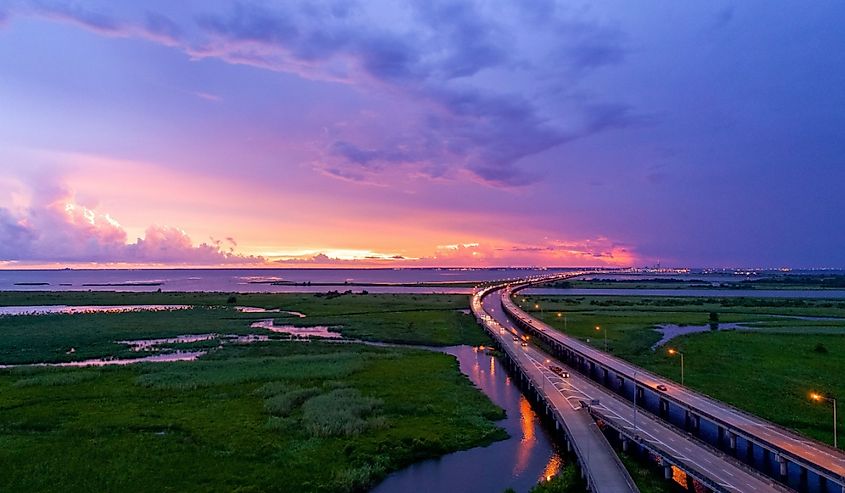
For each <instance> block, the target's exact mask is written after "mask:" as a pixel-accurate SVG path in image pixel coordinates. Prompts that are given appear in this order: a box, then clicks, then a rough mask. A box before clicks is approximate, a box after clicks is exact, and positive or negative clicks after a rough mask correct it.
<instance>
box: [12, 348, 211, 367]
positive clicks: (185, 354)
mask: <svg viewBox="0 0 845 493" xmlns="http://www.w3.org/2000/svg"><path fill="white" fill-rule="evenodd" d="M205 353H206V351H174V352H172V353H161V354H154V355H151V356H144V357H143V358H122V359H121V358H97V359H86V360H81V361H67V362H64V363H32V364H23V365H0V368H16V367H23V366H26V367H41V366H45V367H46V366H54V367H75V368H78V367H86V366H125V365H132V364H135V363H170V362H174V361H194V360H195V359H197V358H199V357H200V356H202V355H204V354H205Z"/></svg>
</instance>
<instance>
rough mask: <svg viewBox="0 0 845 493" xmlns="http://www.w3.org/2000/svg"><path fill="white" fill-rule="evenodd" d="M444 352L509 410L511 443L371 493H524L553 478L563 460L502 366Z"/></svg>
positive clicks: (450, 460) (394, 477)
mask: <svg viewBox="0 0 845 493" xmlns="http://www.w3.org/2000/svg"><path fill="white" fill-rule="evenodd" d="M444 352H446V353H448V354H451V355H453V356H455V357H457V358H458V361H459V362H460V365H461V371H462V372H464V373H465V374H466V375H467V376H469V378H470V380H472V382H473V383H475V384H476V385H477V386H478V387H479V388H480V389H481V390H482V391H484V393H485V394H487V396H488V397H489V398H490V400H492V401H493V402H494V403H496V405H498V406H500V407H502V408H503V409H505V411H506V412H507V418H506V419H504V420H502V421H500V422H499V423H498V424H499V426H501V427H502V428H504V429H505V430H507V432H508V434H510V436H511V438H509V439H507V440H503V441H500V442H496V443H493V444H491V445H489V446H487V447H478V448H474V449H470V450H464V451H461V452H455V453H452V454H449V455H446V456H443V457H441V458H440V459H433V460H428V461H424V462H420V463H418V464H414V465H412V466H410V467H408V468H406V469H403V470H401V471H397V472H395V473H393V474H391V475H390V476H388V477H387V479H385V480H384V481H383V482H382V483H381V484H380V485H378V486H377V487H376V488H375V489H374V490H373V492H374V493H408V492H432V491H443V492H447V491H448V492H455V493H476V492H477V493H490V492H494V493H498V492H502V491H504V490H505V489H507V488H513V489H514V490H516V491H517V492H521V493H522V492H527V491H528V490H530V489H531V488H532V487H533V486H534V485H535V484H537V482H538V481H539V480H540V479H541V478H544V477H546V476H553V475H555V474H556V473H557V472H558V471H559V470H560V467H561V465H562V462H561V457H560V455H559V454H558V452H557V449H556V448H555V445H554V444H553V442H552V440H551V437H550V436H549V434H548V433H547V432H546V430H545V429H543V428H542V426H541V424H540V420H539V418H538V416H537V415H536V414H535V413H534V411H533V410H532V409H531V405H530V404H529V402H528V401H527V400H526V399H525V397H524V396H523V395H522V393H521V392H520V391H519V389H518V388H517V387H516V385H515V384H514V383H513V382H512V381H511V379H510V377H509V376H508V374H507V373H506V372H505V368H504V367H503V366H502V365H501V364H500V363H499V361H498V360H497V359H496V358H494V357H493V356H490V355H488V354H486V353H484V352H483V351H478V350H476V349H475V348H472V347H469V346H458V347H453V348H447V349H445V350H444Z"/></svg>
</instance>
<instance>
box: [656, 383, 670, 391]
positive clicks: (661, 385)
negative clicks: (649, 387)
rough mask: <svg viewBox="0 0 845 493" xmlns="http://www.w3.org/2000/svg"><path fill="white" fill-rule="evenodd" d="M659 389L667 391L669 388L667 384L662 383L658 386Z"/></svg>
mask: <svg viewBox="0 0 845 493" xmlns="http://www.w3.org/2000/svg"><path fill="white" fill-rule="evenodd" d="M657 390H659V391H661V392H666V391H667V390H669V389H667V388H666V386H665V385H663V384H662V383H661V384H659V385H658V386H657Z"/></svg>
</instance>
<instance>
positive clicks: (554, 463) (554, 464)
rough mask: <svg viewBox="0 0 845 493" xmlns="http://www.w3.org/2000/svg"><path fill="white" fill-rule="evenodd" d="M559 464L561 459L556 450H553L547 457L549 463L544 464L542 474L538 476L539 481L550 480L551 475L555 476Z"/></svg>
mask: <svg viewBox="0 0 845 493" xmlns="http://www.w3.org/2000/svg"><path fill="white" fill-rule="evenodd" d="M561 465H563V461H562V460H561V459H560V456H559V455H558V454H557V452H555V453H554V454H553V455H552V457H551V458H550V459H549V463H548V464H546V468H545V469H544V470H543V475H542V476H541V477H540V481H550V480H551V479H552V478H553V477H555V476H557V474H558V473H559V472H560V466H561Z"/></svg>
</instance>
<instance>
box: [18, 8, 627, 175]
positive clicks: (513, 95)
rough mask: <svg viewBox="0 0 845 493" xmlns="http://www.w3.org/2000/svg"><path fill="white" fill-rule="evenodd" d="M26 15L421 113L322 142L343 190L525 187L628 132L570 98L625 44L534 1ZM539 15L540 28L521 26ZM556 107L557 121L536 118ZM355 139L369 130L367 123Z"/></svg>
mask: <svg viewBox="0 0 845 493" xmlns="http://www.w3.org/2000/svg"><path fill="white" fill-rule="evenodd" d="M31 6H32V7H31V8H32V9H33V11H34V12H36V13H37V14H39V15H43V16H47V17H51V18H56V19H60V20H64V21H68V22H73V23H75V24H77V25H80V26H83V27H85V28H88V29H91V30H94V31H97V32H100V33H102V34H106V35H112V36H138V37H143V38H146V39H150V40H153V41H156V42H160V43H163V44H167V45H174V46H179V47H181V49H183V50H184V51H185V52H187V53H189V54H190V55H191V56H194V57H200V58H205V57H217V58H221V59H224V60H226V61H229V62H231V63H237V64H249V65H255V66H258V67H261V68H266V69H271V70H275V71H280V72H291V73H296V74H299V75H301V76H304V77H309V78H314V79H324V80H329V81H342V82H344V83H347V84H354V85H356V86H359V87H360V88H362V90H364V91H377V92H378V93H385V92H387V93H392V94H397V95H401V96H402V97H404V98H405V99H406V100H408V101H414V102H416V104H417V105H419V106H420V107H421V108H422V111H421V112H420V113H419V114H418V115H417V116H415V117H414V119H412V120H410V121H407V122H405V124H404V127H405V128H404V131H397V132H395V133H393V134H392V135H383V136H382V137H383V138H382V139H381V141H380V142H376V143H373V142H365V141H362V140H360V137H355V138H353V137H351V136H350V137H342V138H337V139H336V140H333V141H329V142H325V143H324V145H325V149H326V152H325V153H324V155H323V158H322V159H320V160H318V161H317V166H318V168H319V169H320V171H322V172H323V173H325V174H327V175H330V176H335V177H338V178H342V179H346V180H353V181H372V180H374V179H376V178H378V174H379V173H381V171H382V170H383V169H384V168H386V167H389V166H397V165H401V166H404V167H406V168H411V171H412V172H413V174H416V175H424V176H429V177H437V178H455V177H460V176H464V175H465V173H464V174H462V173H461V171H465V172H469V173H470V174H471V175H474V176H475V177H476V178H477V179H478V180H480V181H483V182H485V183H488V184H492V185H498V186H518V185H524V184H527V183H530V182H532V181H534V180H536V179H537V178H538V177H539V176H540V173H539V172H538V171H536V170H534V171H532V170H526V169H525V168H524V166H522V165H521V162H522V161H523V160H524V159H525V158H527V157H530V156H532V155H535V154H537V153H540V152H543V151H546V150H549V149H552V148H554V147H557V146H561V145H565V144H567V143H568V142H571V141H573V140H575V139H580V138H583V137H586V136H589V135H592V134H594V133H599V132H603V131H605V130H608V129H611V128H616V127H624V126H628V125H631V124H633V123H635V122H636V121H637V120H636V119H634V118H631V117H630V115H631V114H632V113H633V110H632V109H631V108H629V107H628V106H626V105H625V104H622V103H611V102H599V103H596V102H595V101H594V96H590V95H589V94H588V93H586V92H585V91H583V90H580V89H577V86H578V85H579V82H580V77H581V76H582V75H581V74H582V73H583V72H584V71H586V70H588V69H595V68H598V67H601V66H605V65H610V64H616V63H620V62H621V61H622V60H623V59H624V53H625V48H624V46H623V43H624V39H623V37H622V36H621V35H619V33H618V32H617V31H615V30H613V29H609V28H607V27H605V26H602V25H599V24H595V23H592V22H589V21H585V20H583V19H580V18H578V17H576V16H574V15H573V14H569V13H567V12H563V11H561V10H559V9H556V8H555V7H554V5H551V4H545V3H542V2H541V3H539V4H537V5H531V6H525V7H524V8H523V7H522V6H521V5H516V6H514V5H505V4H502V5H498V4H496V5H493V6H490V5H487V4H484V3H481V2H471V1H470V2H468V1H452V0H437V1H415V2H412V3H411V6H410V7H407V8H404V9H402V12H400V14H397V19H396V21H395V22H385V19H383V18H382V16H383V15H384V14H382V13H381V12H380V10H379V9H377V8H375V7H373V6H372V5H371V4H368V3H358V2H334V1H330V2H320V3H313V2H287V3H282V4H278V5H273V6H272V7H271V6H268V5H265V4H257V3H252V2H237V3H235V4H234V5H233V6H232V7H231V8H230V9H229V10H225V11H222V12H220V11H218V12H214V11H209V12H202V13H198V14H196V15H194V16H193V17H192V18H191V19H190V20H185V19H183V20H182V21H181V24H179V23H177V22H176V21H174V20H172V19H171V18H170V17H168V16H165V15H163V14H160V13H150V12H146V13H143V15H141V14H139V15H140V18H136V19H132V18H126V19H118V18H116V17H113V16H110V15H108V14H106V13H103V11H102V10H98V9H97V8H96V7H95V6H86V7H84V8H83V7H80V6H78V5H77V4H72V3H65V2H58V1H46V0H40V1H37V2H34V3H31ZM509 9H510V10H513V12H508V10H509ZM509 14H513V15H509ZM538 15H542V16H543V17H544V22H541V23H536V22H533V21H531V19H532V18H535V17H536V16H538ZM535 24H536V25H535ZM535 30H536V31H538V33H537V36H538V37H537V39H534V38H532V37H531V36H532V35H533V34H534V33H533V31H535ZM540 40H542V41H540ZM546 45H548V46H546ZM499 77H502V78H513V77H515V78H520V77H527V78H528V80H527V81H526V85H525V89H526V90H525V92H514V91H513V90H505V89H504V87H505V86H503V85H501V84H495V80H496V78H499ZM538 80H539V81H543V80H553V81H554V84H550V85H548V87H546V86H544V85H542V84H540V85H538V84H536V83H535V82H536V81H538ZM491 82H492V83H491ZM561 102H564V104H563V106H564V107H563V108H562V111H563V113H561V114H553V113H550V112H548V111H546V110H545V108H546V106H548V105H550V104H555V105H558V106H559V105H560V103H561ZM608 108H613V109H614V111H608ZM384 116H385V117H387V118H389V117H390V115H384ZM357 130H359V133H361V132H363V133H365V134H366V133H368V132H371V131H372V130H371V129H369V128H368V127H366V125H364V124H360V126H359V127H358V129H357ZM376 181H377V180H376Z"/></svg>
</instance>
